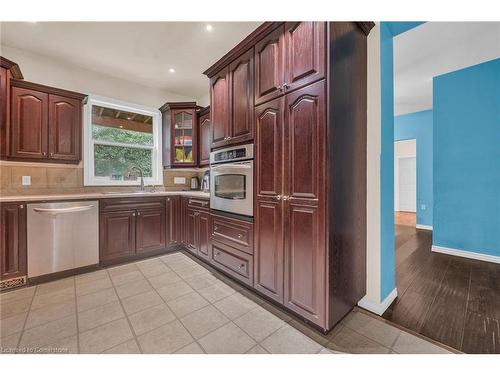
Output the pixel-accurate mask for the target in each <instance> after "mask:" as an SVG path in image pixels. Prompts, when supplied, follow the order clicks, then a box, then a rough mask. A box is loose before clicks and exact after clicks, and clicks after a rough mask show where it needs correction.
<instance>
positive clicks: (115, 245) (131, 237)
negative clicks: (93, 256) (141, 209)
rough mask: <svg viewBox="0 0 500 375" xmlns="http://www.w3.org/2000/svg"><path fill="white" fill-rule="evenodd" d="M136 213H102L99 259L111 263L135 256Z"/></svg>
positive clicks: (100, 219)
mask: <svg viewBox="0 0 500 375" xmlns="http://www.w3.org/2000/svg"><path fill="white" fill-rule="evenodd" d="M135 227H136V211H135V210H123V211H122V210H120V211H116V212H104V213H101V215H100V218H99V254H100V255H99V258H100V261H101V262H103V261H110V260H115V259H120V258H126V257H129V256H131V255H134V254H135Z"/></svg>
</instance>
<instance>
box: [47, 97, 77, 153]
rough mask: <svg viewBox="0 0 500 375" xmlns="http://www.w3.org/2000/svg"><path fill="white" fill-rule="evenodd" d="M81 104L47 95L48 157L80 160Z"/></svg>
mask: <svg viewBox="0 0 500 375" xmlns="http://www.w3.org/2000/svg"><path fill="white" fill-rule="evenodd" d="M80 108H81V102H80V101H79V100H76V99H71V98H65V97H63V96H59V95H49V157H50V158H51V159H56V160H69V161H78V160H80V148H81V134H80V133H81V131H80V130H81V121H82V117H81V116H82V114H81V110H80Z"/></svg>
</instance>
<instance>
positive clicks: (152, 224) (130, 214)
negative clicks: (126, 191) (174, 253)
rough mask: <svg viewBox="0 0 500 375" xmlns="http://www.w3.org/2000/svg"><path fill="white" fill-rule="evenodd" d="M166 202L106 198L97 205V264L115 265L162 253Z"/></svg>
mask: <svg viewBox="0 0 500 375" xmlns="http://www.w3.org/2000/svg"><path fill="white" fill-rule="evenodd" d="M166 207H167V204H166V199H165V198H164V197H154V198H109V199H101V200H100V202H99V254H100V262H101V263H104V264H106V263H117V262H120V261H126V260H133V259H135V258H139V257H141V256H145V255H149V254H156V253H159V252H162V251H164V250H166V247H167V240H166V237H167V236H166V231H167V223H166V215H167V214H166Z"/></svg>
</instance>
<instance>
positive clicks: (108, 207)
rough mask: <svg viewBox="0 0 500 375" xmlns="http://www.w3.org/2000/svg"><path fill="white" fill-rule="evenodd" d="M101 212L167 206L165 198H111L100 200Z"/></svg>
mask: <svg viewBox="0 0 500 375" xmlns="http://www.w3.org/2000/svg"><path fill="white" fill-rule="evenodd" d="M99 208H100V210H101V212H107V211H121V210H134V209H147V208H151V209H153V208H156V209H163V208H165V198H164V197H161V198H156V197H155V198H110V199H101V200H100V201H99Z"/></svg>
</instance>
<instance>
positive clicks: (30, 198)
mask: <svg viewBox="0 0 500 375" xmlns="http://www.w3.org/2000/svg"><path fill="white" fill-rule="evenodd" d="M173 195H181V196H186V197H193V198H207V199H208V198H210V193H205V192H203V191H196V190H194V191H190V190H186V191H157V192H154V193H150V192H144V193H138V192H109V193H74V194H47V195H11V196H6V197H0V203H1V202H4V203H5V202H34V201H64V200H76V199H106V198H123V197H160V196H173Z"/></svg>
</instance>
